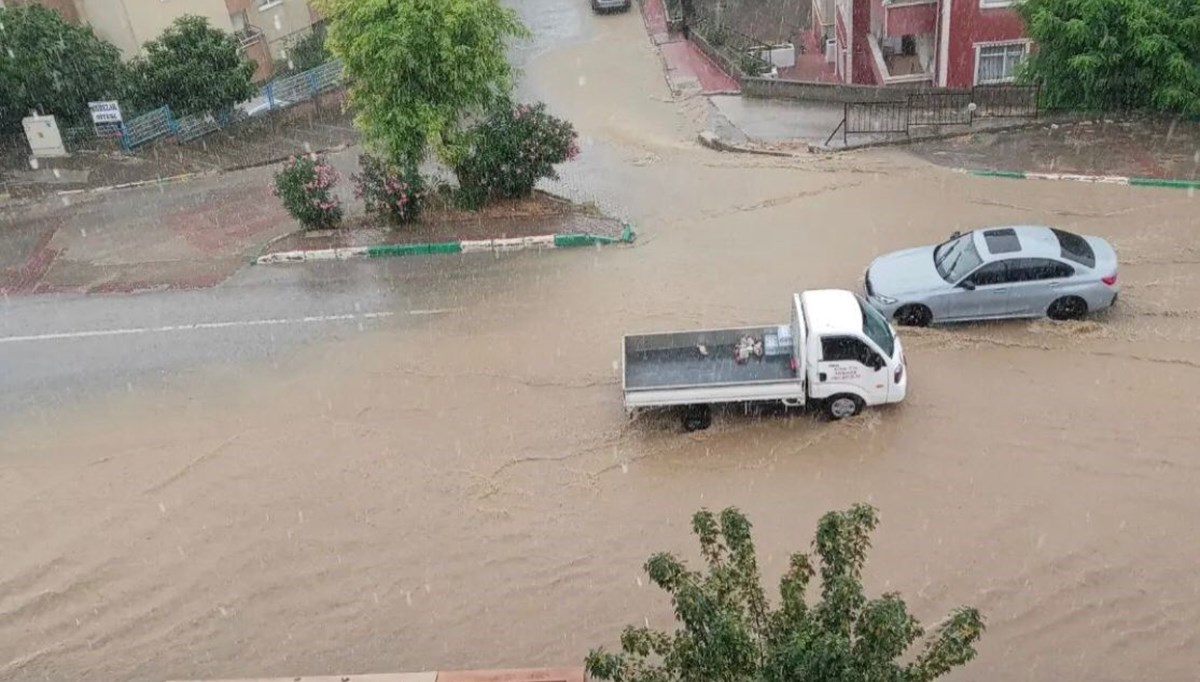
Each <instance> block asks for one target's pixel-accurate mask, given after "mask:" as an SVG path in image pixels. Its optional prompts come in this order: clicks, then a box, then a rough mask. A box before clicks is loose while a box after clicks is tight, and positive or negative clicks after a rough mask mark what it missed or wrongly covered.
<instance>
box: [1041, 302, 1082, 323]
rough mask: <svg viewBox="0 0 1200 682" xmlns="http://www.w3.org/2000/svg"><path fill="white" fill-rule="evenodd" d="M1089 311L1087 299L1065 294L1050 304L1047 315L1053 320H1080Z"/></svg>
mask: <svg viewBox="0 0 1200 682" xmlns="http://www.w3.org/2000/svg"><path fill="white" fill-rule="evenodd" d="M1087 312H1088V304H1087V301H1085V300H1083V299H1082V298H1079V297H1078V296H1063V297H1062V298H1060V299H1057V300H1055V301H1054V302H1053V303H1051V304H1050V307H1049V308H1048V309H1047V310H1046V316H1047V317H1049V318H1050V319H1052V320H1078V319H1079V318H1081V317H1083V316H1084V315H1087Z"/></svg>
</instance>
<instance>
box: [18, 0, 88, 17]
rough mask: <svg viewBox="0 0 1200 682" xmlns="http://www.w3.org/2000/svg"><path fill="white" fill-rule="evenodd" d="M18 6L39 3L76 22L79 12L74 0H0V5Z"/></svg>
mask: <svg viewBox="0 0 1200 682" xmlns="http://www.w3.org/2000/svg"><path fill="white" fill-rule="evenodd" d="M6 5H7V6H8V7H20V6H22V5H41V6H42V7H45V8H46V9H52V10H54V11H55V12H58V13H59V15H61V16H62V18H63V19H66V20H67V21H73V22H78V21H79V12H77V11H76V10H75V0H7V2H4V1H0V7H4V6H6Z"/></svg>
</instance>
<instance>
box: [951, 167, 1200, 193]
mask: <svg viewBox="0 0 1200 682" xmlns="http://www.w3.org/2000/svg"><path fill="white" fill-rule="evenodd" d="M955 170H956V171H957V172H959V173H965V174H967V175H974V176H976V177H981V178H1007V179H1010V180H1063V181H1067V182H1085V183H1090V184H1095V185H1122V186H1126V187H1165V188H1170V189H1188V190H1196V189H1200V180H1169V179H1162V178H1135V177H1128V176H1124V175H1079V174H1075V173H1034V172H1030V171H1004V170H987V169H970V168H957V169H955Z"/></svg>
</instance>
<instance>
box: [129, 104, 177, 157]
mask: <svg viewBox="0 0 1200 682" xmlns="http://www.w3.org/2000/svg"><path fill="white" fill-rule="evenodd" d="M173 132H175V117H174V116H172V115H171V107H166V106H164V107H159V108H157V109H155V110H153V111H148V112H146V113H144V114H142V115H141V116H135V117H133V118H131V119H129V120H128V121H125V125H124V126H123V130H122V132H121V142H122V144H124V145H125V148H126V149H133V148H134V147H137V146H139V145H143V144H146V143H147V142H149V141H151V140H154V139H157V138H160V137H162V136H164V135H170V134H171V133H173Z"/></svg>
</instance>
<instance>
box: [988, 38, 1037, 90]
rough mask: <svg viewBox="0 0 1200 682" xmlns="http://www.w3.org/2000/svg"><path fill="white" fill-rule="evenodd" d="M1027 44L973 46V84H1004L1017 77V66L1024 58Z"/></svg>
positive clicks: (1022, 42)
mask: <svg viewBox="0 0 1200 682" xmlns="http://www.w3.org/2000/svg"><path fill="white" fill-rule="evenodd" d="M1028 50H1029V43H1028V42H1025V41H1021V42H1019V43H1007V44H1004V45H976V46H975V84H976V85H982V84H986V83H1006V82H1008V81H1011V80H1012V79H1013V78H1015V77H1016V75H1017V65H1018V64H1020V63H1021V60H1022V59H1024V58H1025V53H1026V52H1027V51H1028Z"/></svg>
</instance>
